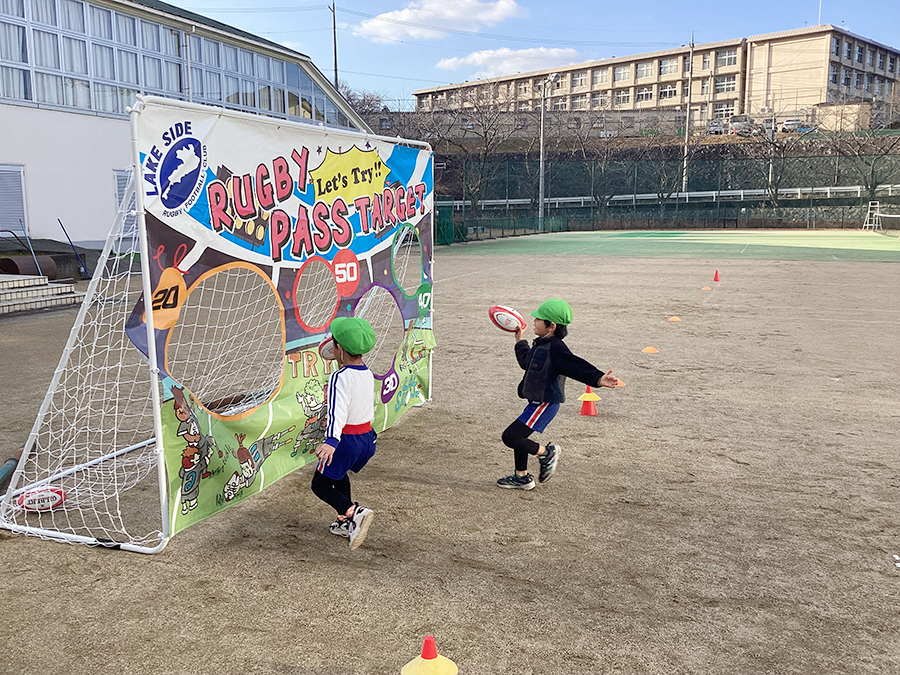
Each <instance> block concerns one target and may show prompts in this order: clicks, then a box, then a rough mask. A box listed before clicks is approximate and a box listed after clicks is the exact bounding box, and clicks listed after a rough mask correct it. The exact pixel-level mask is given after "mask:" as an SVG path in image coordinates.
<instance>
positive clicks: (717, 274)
mask: <svg viewBox="0 0 900 675" xmlns="http://www.w3.org/2000/svg"><path fill="white" fill-rule="evenodd" d="M718 280H719V270H716V276H714V277H713V281H718Z"/></svg>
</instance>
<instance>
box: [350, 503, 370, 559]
mask: <svg viewBox="0 0 900 675" xmlns="http://www.w3.org/2000/svg"><path fill="white" fill-rule="evenodd" d="M374 516H375V512H374V511H373V510H372V509H367V508H366V507H365V506H360V505H359V504H357V505H356V510H355V511H354V512H353V516H352V517H351V518H349V519H348V520H349V521H350V527H349V531H350V548H351V549H354V548H359V547H360V546H361V545H362V543H363V542H364V541H365V539H366V534H368V532H369V526H370V525H371V524H372V519H373V517H374Z"/></svg>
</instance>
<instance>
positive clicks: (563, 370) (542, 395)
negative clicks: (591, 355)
mask: <svg viewBox="0 0 900 675" xmlns="http://www.w3.org/2000/svg"><path fill="white" fill-rule="evenodd" d="M516 360H517V361H518V362H519V365H520V366H521V367H522V370H524V371H525V375H524V376H523V377H522V381H521V382H520V383H519V397H520V398H524V399H528V400H529V401H534V402H536V403H562V402H563V401H565V400H566V378H567V377H571V378H572V379H573V380H577V381H578V382H581V383H582V384H586V385H588V386H590V387H599V386H600V378H601V377H603V371H602V370H598V369H597V368H595V367H594V366H592V365H591V364H590V363H588V362H587V361H585V360H584V359H583V358H581V357H580V356H575V354H573V353H572V352H571V351H569V347H568V346H567V345H566V343H565V342H563V341H562V340H561V339H559V338H558V337H555V336H551V337H542V338H537V339H535V341H534V342H533V343H532V345H531V346H530V347H529V346H528V341H527V340H519V341H518V342H517V343H516Z"/></svg>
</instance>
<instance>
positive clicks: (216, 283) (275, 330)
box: [166, 267, 284, 415]
mask: <svg viewBox="0 0 900 675" xmlns="http://www.w3.org/2000/svg"><path fill="white" fill-rule="evenodd" d="M166 370H167V371H168V372H169V374H170V375H171V376H172V377H173V378H174V379H175V380H177V381H178V382H179V383H180V384H183V385H184V386H185V387H187V388H188V389H189V390H190V391H191V392H192V393H193V394H194V396H195V397H196V398H197V400H198V401H199V402H200V403H201V405H203V407H204V408H206V409H207V410H209V411H211V412H214V413H218V414H221V415H236V414H238V413H240V412H243V411H245V410H249V409H250V408H255V407H257V406H259V405H262V404H263V403H265V402H266V401H267V400H268V399H269V397H270V396H272V394H273V393H275V391H276V390H277V389H278V387H279V384H280V383H281V376H282V373H283V372H284V320H283V314H282V309H281V305H280V304H279V302H278V295H277V291H276V290H275V288H274V287H273V286H272V284H271V283H270V282H269V280H268V279H267V278H266V277H264V276H263V275H262V274H260V273H259V272H258V271H256V270H255V269H251V268H249V267H230V268H227V269H224V270H220V271H217V272H214V273H212V274H211V275H209V276H207V277H204V278H201V280H200V281H199V282H198V283H196V284H195V285H194V286H193V287H192V288H191V290H190V293H189V294H188V297H187V299H186V300H185V301H184V305H183V306H182V308H181V312H180V314H179V316H178V323H177V324H176V325H175V326H174V327H173V328H172V330H171V331H170V333H169V340H168V343H167V345H166Z"/></svg>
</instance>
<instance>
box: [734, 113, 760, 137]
mask: <svg viewBox="0 0 900 675" xmlns="http://www.w3.org/2000/svg"><path fill="white" fill-rule="evenodd" d="M728 127H729V128H730V129H731V133H733V134H741V135H742V136H749V135H751V134H752V133H753V132H754V128H755V127H756V125H755V124H754V123H753V119H752V118H751V117H750V115H732V116H731V119H729V120H728Z"/></svg>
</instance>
